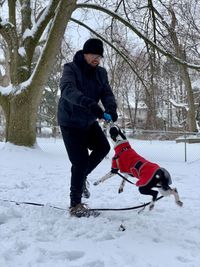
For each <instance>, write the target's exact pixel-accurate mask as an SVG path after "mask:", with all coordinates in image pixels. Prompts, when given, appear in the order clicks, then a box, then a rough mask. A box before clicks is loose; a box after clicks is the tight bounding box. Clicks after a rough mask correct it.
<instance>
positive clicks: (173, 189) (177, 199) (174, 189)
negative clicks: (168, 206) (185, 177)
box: [171, 188, 183, 207]
mask: <svg viewBox="0 0 200 267" xmlns="http://www.w3.org/2000/svg"><path fill="white" fill-rule="evenodd" d="M171 194H172V195H173V196H174V198H175V202H176V204H177V205H178V206H179V207H182V206H183V202H182V201H181V200H180V197H179V193H178V191H177V189H176V188H172V189H171Z"/></svg>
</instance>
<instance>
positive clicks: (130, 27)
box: [77, 4, 200, 71]
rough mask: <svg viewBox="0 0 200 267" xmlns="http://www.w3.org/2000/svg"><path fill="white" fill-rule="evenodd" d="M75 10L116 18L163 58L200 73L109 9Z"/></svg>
mask: <svg viewBox="0 0 200 267" xmlns="http://www.w3.org/2000/svg"><path fill="white" fill-rule="evenodd" d="M77 8H91V9H96V10H99V11H102V12H104V13H106V14H108V15H110V16H112V17H114V18H116V19H117V20H119V21H120V22H121V23H123V24H124V25H125V26H127V27H128V28H129V29H131V30H132V31H133V32H134V33H135V34H136V35H137V36H138V37H140V38H141V39H142V40H144V41H145V42H147V43H148V44H149V45H151V46H152V47H153V48H155V49H156V50H157V51H158V52H160V53H161V54H163V55H164V56H166V57H168V58H170V59H172V60H173V61H175V62H176V63H178V64H180V65H183V66H187V67H188V68H191V69H195V70H197V71H200V65H195V64H192V63H188V62H186V61H183V60H182V59H180V58H178V57H176V56H174V55H173V54H172V53H171V52H168V51H166V50H164V49H162V48H160V47H159V46H158V45H157V44H155V43H154V42H153V41H151V40H150V39H149V38H147V37H146V36H145V35H144V34H143V33H141V32H140V31H139V30H138V29H137V28H136V27H134V26H133V25H131V24H130V23H129V22H128V21H126V20H124V19H123V18H122V17H121V16H119V15H118V14H116V13H115V12H113V11H111V10H109V9H106V8H104V7H102V6H98V5H94V4H77Z"/></svg>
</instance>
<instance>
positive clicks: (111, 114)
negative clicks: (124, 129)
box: [105, 110, 118, 122]
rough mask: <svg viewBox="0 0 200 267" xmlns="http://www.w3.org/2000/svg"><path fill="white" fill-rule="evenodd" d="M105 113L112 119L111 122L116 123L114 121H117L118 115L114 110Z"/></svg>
mask: <svg viewBox="0 0 200 267" xmlns="http://www.w3.org/2000/svg"><path fill="white" fill-rule="evenodd" d="M105 112H106V113H108V114H110V116H111V117H112V121H113V122H116V120H117V119H118V115H117V112H116V111H115V110H111V111H110V110H106V111H105Z"/></svg>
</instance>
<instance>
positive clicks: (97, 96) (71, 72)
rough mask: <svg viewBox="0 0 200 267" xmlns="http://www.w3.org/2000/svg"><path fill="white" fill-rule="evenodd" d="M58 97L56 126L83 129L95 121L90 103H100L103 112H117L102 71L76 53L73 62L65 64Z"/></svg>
mask: <svg viewBox="0 0 200 267" xmlns="http://www.w3.org/2000/svg"><path fill="white" fill-rule="evenodd" d="M60 89H61V96H60V99H59V104H58V124H59V125H61V126H69V127H75V128H86V127H88V126H90V125H91V124H92V123H93V122H94V121H95V120H96V119H97V118H96V117H95V116H94V115H93V114H92V113H91V111H90V109H89V106H90V105H91V104H92V102H96V103H98V102H99V100H101V102H102V104H103V106H104V108H105V111H106V112H107V113H109V112H116V108H117V105H116V101H115V98H114V95H113V93H112V90H111V88H110V85H109V82H108V77H107V72H106V70H105V69H104V68H102V67H100V66H97V67H95V68H94V67H91V66H90V65H89V64H87V62H86V61H85V59H84V55H83V52H82V50H80V51H78V52H77V53H76V54H75V56H74V59H73V62H70V63H67V64H65V65H64V70H63V74H62V78H61V81H60Z"/></svg>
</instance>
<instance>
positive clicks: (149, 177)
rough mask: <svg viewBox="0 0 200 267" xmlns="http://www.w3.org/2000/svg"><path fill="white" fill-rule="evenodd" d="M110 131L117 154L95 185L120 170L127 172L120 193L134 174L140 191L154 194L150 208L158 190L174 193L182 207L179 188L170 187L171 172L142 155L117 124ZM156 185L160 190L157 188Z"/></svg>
mask: <svg viewBox="0 0 200 267" xmlns="http://www.w3.org/2000/svg"><path fill="white" fill-rule="evenodd" d="M109 133H110V137H111V140H112V142H113V144H114V150H115V155H114V157H113V158H112V168H111V171H110V172H109V173H107V174H106V175H105V176H103V177H102V178H100V179H99V180H98V181H96V182H95V183H94V185H98V184H99V183H102V182H104V181H105V180H107V179H109V178H111V177H112V176H114V175H116V174H117V173H118V171H120V173H123V174H125V179H122V182H121V184H120V187H119V190H118V193H122V192H123V188H124V185H125V182H126V179H127V177H128V176H132V177H135V178H137V179H138V180H137V182H136V186H137V187H138V188H139V192H140V193H141V194H144V195H151V196H152V200H151V203H150V205H149V210H152V209H153V208H154V206H155V201H156V199H157V195H158V191H159V192H160V194H161V195H162V196H170V195H173V196H174V198H175V202H176V204H177V205H178V206H180V207H182V206H183V202H182V201H181V200H180V197H179V194H178V191H177V189H176V188H171V187H170V184H172V180H171V176H170V174H169V172H168V171H167V170H166V169H164V168H161V167H160V166H159V165H158V164H156V163H153V162H150V161H148V160H146V159H145V158H143V157H142V156H140V155H139V154H138V153H137V152H136V151H135V150H134V149H133V148H132V147H131V145H130V144H129V142H128V140H127V138H126V136H125V135H124V134H123V133H122V131H121V130H120V128H119V127H118V126H117V125H113V126H111V128H110V131H109ZM156 187H157V188H158V191H157V190H155V188H156Z"/></svg>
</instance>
